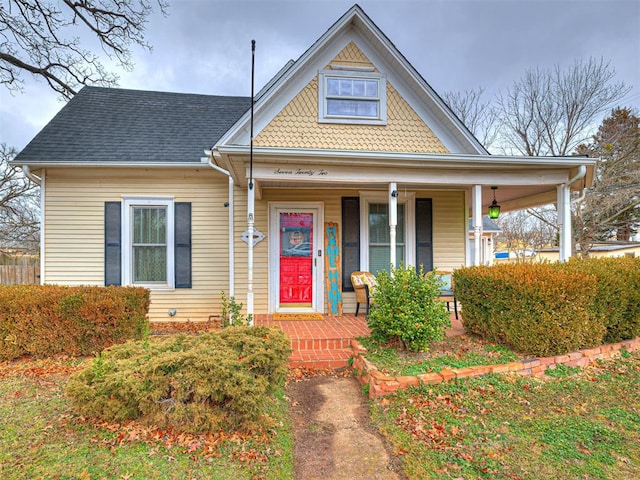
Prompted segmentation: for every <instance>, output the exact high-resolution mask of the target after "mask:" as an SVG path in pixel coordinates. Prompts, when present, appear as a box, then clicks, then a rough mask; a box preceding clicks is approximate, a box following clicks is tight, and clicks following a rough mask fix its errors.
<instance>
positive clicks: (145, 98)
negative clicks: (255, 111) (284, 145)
mask: <svg viewBox="0 0 640 480" xmlns="http://www.w3.org/2000/svg"><path fill="white" fill-rule="evenodd" d="M250 106H251V99H250V98H249V97H223V96H213V95H196V94H186V93H169V92H150V91H142V90H125V89H115V88H103V87H84V88H83V89H82V90H80V92H78V94H77V95H76V96H75V97H73V98H72V99H71V101H69V103H68V104H67V105H65V106H64V107H63V108H62V110H60V112H58V114H57V115H56V116H55V117H54V118H53V119H52V120H51V121H50V122H49V123H48V124H47V125H46V126H45V127H44V128H43V129H42V130H41V131H40V132H39V133H38V134H37V135H36V136H35V137H34V138H33V140H31V142H30V143H29V144H28V145H27V146H26V147H25V148H24V149H23V150H22V151H21V152H20V153H19V154H18V156H17V157H16V158H15V159H14V161H13V163H17V164H30V163H51V164H56V163H59V162H64V163H81V162H82V163H93V162H95V163H101V162H131V163H134V162H154V163H163V162H199V161H200V158H201V157H203V156H204V153H203V150H205V149H210V148H211V147H212V146H213V145H214V144H215V143H216V142H217V141H218V139H219V138H220V137H221V136H222V135H223V134H224V133H225V132H226V131H227V130H228V129H229V128H230V127H231V126H232V125H233V124H234V123H235V122H236V121H237V120H238V119H239V118H240V117H241V116H242V114H243V113H245V112H246V111H247V109H248V108H249V107H250Z"/></svg>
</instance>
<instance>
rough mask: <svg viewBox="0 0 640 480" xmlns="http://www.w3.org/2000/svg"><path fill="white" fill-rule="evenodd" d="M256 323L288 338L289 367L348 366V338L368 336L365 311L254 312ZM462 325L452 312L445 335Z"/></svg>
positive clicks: (458, 330)
mask: <svg viewBox="0 0 640 480" xmlns="http://www.w3.org/2000/svg"><path fill="white" fill-rule="evenodd" d="M255 325H275V326H277V327H279V328H281V329H282V330H283V331H284V333H286V334H287V336H288V337H289V338H290V339H291V349H292V350H293V352H292V354H291V357H290V358H289V366H290V367H291V368H300V367H306V368H315V369H320V368H341V367H346V366H348V365H349V358H351V353H352V351H351V340H352V339H354V338H356V337H366V336H367V335H369V333H370V331H369V327H368V326H367V321H366V320H365V316H364V314H362V313H361V314H360V315H358V316H357V317H356V316H355V315H354V314H352V313H346V314H343V315H324V319H323V320H274V319H273V315H256V316H255ZM462 334H464V328H463V327H462V323H461V321H460V320H456V318H455V315H454V313H453V312H451V328H450V329H448V330H447V336H454V335H462Z"/></svg>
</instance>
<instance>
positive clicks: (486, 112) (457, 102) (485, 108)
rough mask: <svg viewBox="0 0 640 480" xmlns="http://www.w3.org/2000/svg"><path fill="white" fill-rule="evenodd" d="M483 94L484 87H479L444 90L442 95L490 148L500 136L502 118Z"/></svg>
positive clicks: (468, 126)
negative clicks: (460, 90) (457, 90)
mask: <svg viewBox="0 0 640 480" xmlns="http://www.w3.org/2000/svg"><path fill="white" fill-rule="evenodd" d="M483 94H484V88H483V87H479V88H478V89H477V90H476V89H471V90H465V91H464V92H444V94H443V96H442V97H443V98H444V101H445V102H447V104H448V105H449V108H451V110H453V112H454V113H455V114H456V115H457V116H458V118H459V119H460V120H461V121H462V123H464V125H465V126H466V127H467V128H468V129H469V130H470V131H471V133H473V134H474V135H475V137H476V138H477V139H478V141H479V142H480V143H481V144H482V145H483V146H484V148H486V149H487V150H490V149H491V147H492V145H493V144H494V142H495V141H496V138H497V137H498V133H499V130H500V118H499V115H498V110H497V109H496V107H495V106H494V105H493V104H492V103H491V101H490V100H489V101H485V100H484V99H483Z"/></svg>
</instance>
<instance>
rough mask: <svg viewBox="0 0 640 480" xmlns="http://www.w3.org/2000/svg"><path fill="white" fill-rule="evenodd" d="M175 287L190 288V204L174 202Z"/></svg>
mask: <svg viewBox="0 0 640 480" xmlns="http://www.w3.org/2000/svg"><path fill="white" fill-rule="evenodd" d="M174 215H175V274H176V278H175V287H176V288H191V202H176V203H175V205H174Z"/></svg>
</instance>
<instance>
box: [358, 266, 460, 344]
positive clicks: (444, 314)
mask: <svg viewBox="0 0 640 480" xmlns="http://www.w3.org/2000/svg"><path fill="white" fill-rule="evenodd" d="M439 296H440V285H439V281H438V279H437V277H436V274H435V273H433V272H431V273H429V274H428V275H427V276H426V277H425V275H424V274H423V271H422V269H421V270H420V272H419V274H418V272H416V270H415V268H414V267H412V266H409V267H407V268H404V267H403V266H400V267H398V268H395V269H392V271H391V274H389V273H388V272H386V271H382V272H380V273H378V275H377V277H376V287H375V289H374V292H373V299H374V301H373V304H372V308H371V311H370V313H369V316H368V318H367V320H368V322H369V328H370V329H371V336H372V337H373V338H374V339H375V340H377V341H379V342H386V341H389V340H392V341H398V340H399V341H400V342H401V343H402V345H403V347H404V348H405V349H407V350H410V351H421V350H426V349H427V347H428V345H429V343H430V342H432V341H435V340H442V339H443V338H444V334H445V327H448V326H450V325H451V322H450V320H449V312H448V311H447V309H446V306H445V304H444V303H443V302H440V301H438V297H439Z"/></svg>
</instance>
